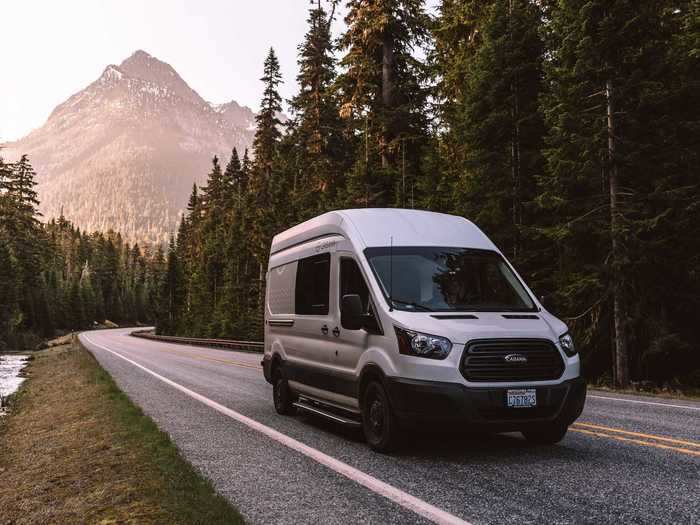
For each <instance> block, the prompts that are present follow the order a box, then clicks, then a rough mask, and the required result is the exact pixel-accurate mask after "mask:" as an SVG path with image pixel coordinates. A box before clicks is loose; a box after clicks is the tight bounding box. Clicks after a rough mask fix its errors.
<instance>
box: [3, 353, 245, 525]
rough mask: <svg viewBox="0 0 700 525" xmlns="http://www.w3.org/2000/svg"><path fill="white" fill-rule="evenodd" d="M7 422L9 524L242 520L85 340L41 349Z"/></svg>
mask: <svg viewBox="0 0 700 525" xmlns="http://www.w3.org/2000/svg"><path fill="white" fill-rule="evenodd" d="M27 375H28V377H29V380H28V381H27V382H26V383H25V385H24V386H23V387H22V389H21V390H20V392H19V394H18V395H17V396H16V398H15V399H14V400H13V403H12V409H11V413H10V414H9V415H8V416H6V417H4V418H3V419H2V420H0V450H2V454H0V487H4V489H3V490H1V491H0V508H2V509H3V512H2V514H3V521H5V520H6V521H9V522H10V523H18V524H19V523H48V522H52V523H77V522H91V523H97V522H110V523H112V522H118V523H122V522H130V521H134V520H135V521H138V522H139V523H196V522H199V523H242V519H241V517H240V514H239V513H238V512H237V511H236V510H235V509H233V508H232V507H231V506H230V504H229V503H228V502H227V501H226V500H225V499H224V498H223V497H221V496H219V495H218V494H217V493H216V492H215V491H214V489H213V488H212V485H211V484H210V483H209V482H208V481H207V480H206V479H204V478H203V477H201V476H200V475H199V473H198V472H197V471H196V470H195V469H194V468H193V467H192V466H191V465H190V464H189V463H187V462H186V461H185V460H184V459H183V458H182V457H181V456H180V454H179V452H178V450H177V448H176V447H175V445H174V444H173V443H172V442H171V441H170V439H169V437H168V436H167V434H165V433H163V432H161V431H160V430H158V428H157V426H156V425H155V423H154V422H153V421H152V420H151V419H150V418H149V417H147V416H146V415H144V414H143V412H142V411H141V410H140V409H139V408H137V407H136V406H135V405H134V404H133V403H132V402H131V401H130V400H129V398H128V397H127V396H126V395H125V394H124V393H123V392H122V391H121V390H119V388H118V387H117V386H116V384H115V383H114V381H113V380H112V378H111V377H110V376H109V374H107V372H105V371H104V370H103V369H102V368H101V367H100V365H99V364H98V363H97V361H96V360H95V359H94V357H93V356H92V355H91V354H90V353H89V352H87V351H86V350H85V349H83V348H82V346H80V345H79V344H76V345H75V346H69V345H67V346H62V347H57V348H53V349H51V350H48V351H44V352H40V353H38V354H37V355H36V359H35V360H34V361H33V362H32V363H31V365H30V366H29V368H28V371H27Z"/></svg>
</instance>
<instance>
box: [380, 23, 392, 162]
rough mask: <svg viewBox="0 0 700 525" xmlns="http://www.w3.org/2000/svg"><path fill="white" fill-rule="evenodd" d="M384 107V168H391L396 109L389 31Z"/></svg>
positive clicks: (384, 49)
mask: <svg viewBox="0 0 700 525" xmlns="http://www.w3.org/2000/svg"><path fill="white" fill-rule="evenodd" d="M382 106H383V109H384V122H383V123H382V126H383V133H382V145H381V146H382V147H381V152H382V168H387V167H389V163H390V157H389V151H388V148H389V144H391V141H392V139H393V137H392V127H393V126H392V122H391V121H392V118H393V116H392V115H391V111H392V109H393V107H394V39H393V36H392V35H391V33H389V31H387V30H385V31H384V36H383V37H382Z"/></svg>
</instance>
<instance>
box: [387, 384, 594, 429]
mask: <svg viewBox="0 0 700 525" xmlns="http://www.w3.org/2000/svg"><path fill="white" fill-rule="evenodd" d="M386 388H387V392H388V394H389V398H390V400H391V404H392V407H393V409H394V412H395V413H396V415H397V417H398V418H399V420H400V421H401V422H402V423H404V424H411V423H426V422H430V423H447V424H450V425H453V426H454V425H460V426H464V427H465V428H466V429H472V430H485V431H492V432H511V431H518V430H524V429H527V428H531V427H536V426H538V425H542V424H556V425H565V426H568V425H570V424H571V423H573V422H574V421H575V420H576V418H578V416H579V415H580V414H581V411H582V410H583V405H584V403H585V401H586V382H585V380H584V379H583V378H582V377H578V378H576V379H571V380H569V381H564V382H562V383H559V384H558V385H551V386H530V387H528V386H527V385H522V387H521V386H517V387H508V388H535V389H536V390H537V407H535V408H508V407H507V406H506V390H508V388H506V387H482V388H473V387H467V386H465V385H460V384H456V383H442V382H435V381H419V380H414V379H401V378H394V377H387V378H386Z"/></svg>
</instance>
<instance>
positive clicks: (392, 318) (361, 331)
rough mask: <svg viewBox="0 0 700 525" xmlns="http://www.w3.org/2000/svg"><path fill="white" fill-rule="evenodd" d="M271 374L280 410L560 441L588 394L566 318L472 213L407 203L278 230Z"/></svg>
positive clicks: (384, 440) (272, 270) (271, 274)
mask: <svg viewBox="0 0 700 525" xmlns="http://www.w3.org/2000/svg"><path fill="white" fill-rule="evenodd" d="M265 303H266V308H265V355H264V358H263V370H264V374H265V379H266V380H267V381H268V382H270V383H271V384H272V385H273V398H274V404H275V408H276V410H277V412H278V413H280V414H292V413H294V412H296V411H297V410H301V411H304V412H309V413H313V414H317V415H320V416H323V417H326V418H329V419H332V420H334V421H337V422H339V423H342V424H345V425H357V426H359V425H361V426H362V429H363V431H364V434H365V437H366V439H367V442H368V443H369V445H370V446H371V447H372V448H373V449H375V450H378V451H386V450H389V449H390V448H392V446H393V445H395V443H396V440H397V436H398V434H399V428H400V427H402V426H405V425H411V424H416V423H418V424H425V423H428V424H434V423H435V424H436V423H442V422H445V423H450V424H452V425H455V424H458V425H461V426H464V427H465V428H467V429H473V430H480V431H493V432H511V431H520V432H522V433H523V434H524V435H525V437H526V438H527V439H529V440H532V441H535V442H538V443H556V442H558V441H559V440H561V439H562V437H563V436H564V434H565V433H566V430H567V428H568V426H569V425H570V424H571V423H572V422H573V421H574V420H575V419H576V418H577V417H578V416H579V415H580V413H581V410H582V409H583V405H584V402H585V398H586V383H585V381H584V380H583V378H582V377H581V372H580V362H579V356H578V354H577V353H576V350H575V348H574V344H573V341H572V339H571V336H570V335H569V334H568V332H567V327H566V325H565V324H564V323H563V322H561V321H560V320H559V319H557V318H556V317H554V316H553V315H551V314H550V313H549V312H547V311H546V310H545V309H544V308H543V307H542V305H541V304H540V303H539V302H538V301H537V299H536V298H535V296H534V294H533V293H532V292H531V291H530V289H529V288H528V287H527V285H526V284H525V283H524V282H523V280H522V279H521V278H520V276H519V275H518V274H517V272H516V271H515V269H514V268H513V267H512V266H511V265H510V263H509V262H508V261H507V260H506V258H505V257H504V256H503V254H502V253H501V252H500V251H499V250H498V248H497V247H496V246H495V245H494V244H493V243H492V242H491V241H490V240H489V239H488V237H486V235H485V234H484V233H483V232H482V231H481V230H480V229H479V228H477V227H476V226H475V225H474V224H472V223H471V222H469V221H468V220H466V219H464V218H461V217H456V216H452V215H445V214H441V213H432V212H426V211H416V210H403V209H358V210H341V211H333V212H330V213H326V214H324V215H321V216H319V217H316V218H314V219H311V220H309V221H306V222H304V223H302V224H299V225H298V226H295V227H293V228H290V229H289V230H287V231H285V232H283V233H280V234H279V235H276V236H275V237H274V239H273V241H272V249H271V252H270V262H269V266H268V272H267V294H266V301H265Z"/></svg>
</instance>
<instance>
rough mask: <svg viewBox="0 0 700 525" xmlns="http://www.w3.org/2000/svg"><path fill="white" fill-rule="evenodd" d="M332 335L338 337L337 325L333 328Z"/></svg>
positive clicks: (338, 329)
mask: <svg viewBox="0 0 700 525" xmlns="http://www.w3.org/2000/svg"><path fill="white" fill-rule="evenodd" d="M333 335H334V336H336V337H340V328H338V327H337V326H336V327H335V328H333Z"/></svg>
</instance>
